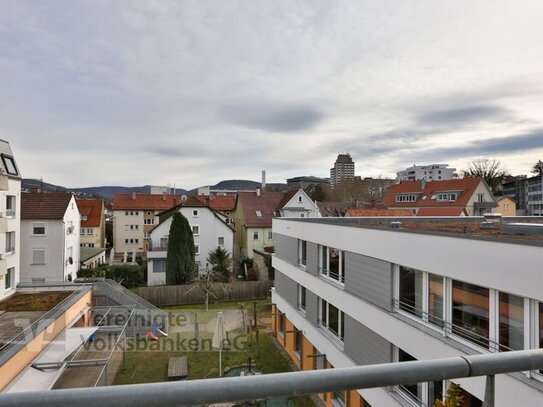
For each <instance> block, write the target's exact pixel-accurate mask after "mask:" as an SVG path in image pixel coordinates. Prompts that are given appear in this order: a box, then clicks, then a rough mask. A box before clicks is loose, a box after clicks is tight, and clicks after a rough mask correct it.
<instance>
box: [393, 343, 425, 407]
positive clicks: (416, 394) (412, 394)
mask: <svg viewBox="0 0 543 407" xmlns="http://www.w3.org/2000/svg"><path fill="white" fill-rule="evenodd" d="M397 352H398V356H397V358H398V362H411V361H414V360H417V359H415V358H414V357H413V356H411V355H410V354H409V353H407V352H405V351H403V350H402V349H398V350H397ZM398 388H399V389H400V391H401V393H403V394H405V395H406V396H407V397H408V398H410V399H412V400H414V401H416V402H417V403H423V402H424V383H416V384H404V385H401V386H398Z"/></svg>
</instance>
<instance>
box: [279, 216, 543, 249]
mask: <svg viewBox="0 0 543 407" xmlns="http://www.w3.org/2000/svg"><path fill="white" fill-rule="evenodd" d="M275 220H278V221H292V222H305V223H320V224H326V225H336V226H345V227H359V228H366V229H382V230H387V231H391V232H404V233H405V232H407V233H423V234H429V235H437V236H450V237H459V238H468V239H478V240H488V241H497V242H502V243H513V244H529V245H534V246H543V217H539V216H515V217H503V218H502V219H501V222H497V223H494V224H493V225H492V226H493V228H491V229H487V228H486V227H489V226H491V225H488V223H486V224H484V225H482V223H483V222H487V219H485V218H484V217H482V216H471V217H470V216H465V217H459V216H450V217H345V218H343V217H342V218H328V217H327V218H302V219H300V218H284V219H282V218H274V221H275ZM391 222H400V223H401V224H400V228H399V229H395V228H392V227H391Z"/></svg>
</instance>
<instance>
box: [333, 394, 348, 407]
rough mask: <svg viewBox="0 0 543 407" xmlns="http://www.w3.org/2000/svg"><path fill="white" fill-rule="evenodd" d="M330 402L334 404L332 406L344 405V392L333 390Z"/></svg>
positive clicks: (340, 406) (341, 406) (339, 406)
mask: <svg viewBox="0 0 543 407" xmlns="http://www.w3.org/2000/svg"><path fill="white" fill-rule="evenodd" d="M332 403H333V404H334V406H337V407H343V406H345V392H344V391H335V392H334V394H333V396H332Z"/></svg>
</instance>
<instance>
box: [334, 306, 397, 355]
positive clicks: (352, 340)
mask: <svg viewBox="0 0 543 407" xmlns="http://www.w3.org/2000/svg"><path fill="white" fill-rule="evenodd" d="M344 351H345V353H346V354H347V355H348V356H349V357H350V358H351V359H352V360H354V361H355V362H356V363H357V364H359V365H374V364H377V363H389V362H392V348H391V345H390V342H388V341H387V340H386V339H384V338H383V337H382V336H379V335H378V334H376V333H375V332H373V331H372V330H371V329H369V328H367V327H365V326H364V325H362V324H361V323H360V322H358V321H356V320H355V319H353V318H351V317H350V316H349V315H345V346H344Z"/></svg>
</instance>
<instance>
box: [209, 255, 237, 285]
mask: <svg viewBox="0 0 543 407" xmlns="http://www.w3.org/2000/svg"><path fill="white" fill-rule="evenodd" d="M207 262H208V263H209V264H210V265H211V270H212V271H213V272H215V273H218V274H219V275H220V276H221V280H222V281H223V282H225V283H226V282H228V281H229V280H230V270H231V268H232V257H231V256H230V253H228V251H227V250H225V249H223V248H222V247H217V248H216V249H215V250H213V251H212V252H210V253H209V256H208V257H207Z"/></svg>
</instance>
